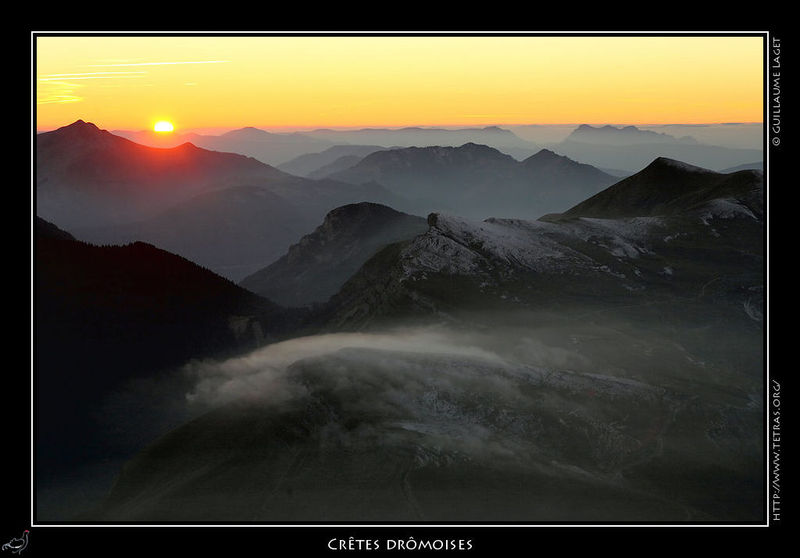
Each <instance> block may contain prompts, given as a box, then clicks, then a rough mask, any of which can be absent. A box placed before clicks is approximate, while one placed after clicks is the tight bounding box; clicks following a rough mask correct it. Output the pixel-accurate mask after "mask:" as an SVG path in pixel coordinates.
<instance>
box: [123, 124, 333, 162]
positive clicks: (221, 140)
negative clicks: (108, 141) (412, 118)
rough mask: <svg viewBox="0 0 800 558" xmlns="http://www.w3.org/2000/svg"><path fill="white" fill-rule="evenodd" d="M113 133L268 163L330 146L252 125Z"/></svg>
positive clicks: (156, 144) (155, 144)
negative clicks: (219, 130) (215, 130)
mask: <svg viewBox="0 0 800 558" xmlns="http://www.w3.org/2000/svg"><path fill="white" fill-rule="evenodd" d="M113 133H114V134H116V135H118V136H122V137H124V138H127V139H129V140H131V141H135V142H137V143H141V144H143V145H148V146H153V147H172V146H174V145H178V144H180V143H185V142H190V143H192V144H194V145H196V146H197V147H202V148H203V149H209V150H212V151H224V152H226V153H239V154H241V155H246V156H248V157H253V158H254V159H258V160H259V161H261V162H262V163H265V164H268V165H278V164H281V163H285V162H287V161H289V160H291V159H294V158H295V157H297V156H299V155H303V154H305V153H311V152H317V151H320V150H323V149H326V148H327V147H330V146H331V145H332V143H331V142H330V141H328V140H325V139H320V138H312V137H309V136H307V135H304V134H299V133H288V134H275V133H272V132H267V131H265V130H261V129H259V128H253V127H247V128H240V129H237V130H231V131H230V132H225V133H224V134H220V135H218V136H213V135H204V134H196V133H189V134H181V133H178V132H175V133H171V134H159V133H157V132H152V131H148V130H143V131H138V132H132V131H127V130H114V131H113Z"/></svg>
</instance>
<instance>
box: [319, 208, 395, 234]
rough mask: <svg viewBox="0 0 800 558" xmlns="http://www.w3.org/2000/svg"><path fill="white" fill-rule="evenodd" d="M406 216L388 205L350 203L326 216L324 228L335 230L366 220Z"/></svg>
mask: <svg viewBox="0 0 800 558" xmlns="http://www.w3.org/2000/svg"><path fill="white" fill-rule="evenodd" d="M401 215H405V213H401V212H400V211H397V210H395V209H392V208H391V207H389V206H387V205H383V204H380V203H373V202H359V203H350V204H347V205H343V206H341V207H337V208H336V209H332V210H330V211H329V212H328V214H327V215H325V220H324V221H323V223H322V227H323V228H325V229H335V228H339V227H341V226H350V225H351V224H352V223H354V222H357V221H362V220H365V219H386V218H392V217H397V216H401Z"/></svg>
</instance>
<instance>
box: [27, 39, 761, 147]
mask: <svg viewBox="0 0 800 558" xmlns="http://www.w3.org/2000/svg"><path fill="white" fill-rule="evenodd" d="M36 65H37V67H36V73H37V76H36V77H37V80H36V92H35V94H36V122H37V128H39V129H40V130H45V129H52V128H55V127H59V126H63V125H66V124H69V123H71V122H73V121H75V120H77V119H79V118H80V119H83V120H86V121H90V122H94V123H95V124H97V125H98V126H100V127H101V128H105V129H133V130H138V129H145V128H151V127H152V125H153V124H154V123H155V122H156V121H158V120H168V121H170V122H172V123H174V125H175V129H176V131H181V130H189V129H198V128H202V129H205V128H238V127H242V126H256V127H259V128H267V129H269V128H281V127H298V128H303V127H305V128H308V127H346V126H387V127H392V126H409V125H420V126H431V125H439V126H442V125H449V126H457V125H474V126H484V125H490V124H553V123H593V124H600V123H609V122H614V123H628V124H642V123H648V124H658V123H713V122H761V120H762V118H763V105H762V103H763V90H764V86H763V84H764V81H763V76H762V72H763V68H762V65H763V55H762V38H761V37H757V36H750V37H722V36H711V37H699V36H693V37H677V36H674V37H636V36H623V37H610V36H584V37H542V36H524V37H512V36H480V35H478V36H468V37H458V36H447V35H437V36H407V37H391V36H327V37H326V36H311V37H302V36H288V37H287V36H284V37H279V36H259V37H244V36H228V37H221V36H217V37H214V36H204V37H189V36H142V37H122V36H105V37H104V36H84V37H56V36H49V35H40V36H38V37H37V39H36Z"/></svg>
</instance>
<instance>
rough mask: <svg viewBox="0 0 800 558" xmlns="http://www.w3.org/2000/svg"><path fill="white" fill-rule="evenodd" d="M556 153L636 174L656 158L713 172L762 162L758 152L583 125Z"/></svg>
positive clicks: (631, 129) (556, 147)
mask: <svg viewBox="0 0 800 558" xmlns="http://www.w3.org/2000/svg"><path fill="white" fill-rule="evenodd" d="M549 148H550V149H552V150H553V151H555V152H556V153H560V154H562V155H566V156H568V157H572V158H573V159H576V160H578V161H581V162H583V163H588V164H590V165H594V166H596V167H600V168H610V169H621V170H625V171H631V172H636V171H638V170H640V169H642V168H644V167H645V166H646V165H647V164H649V163H650V162H651V161H652V160H653V159H655V158H657V157H667V158H671V159H675V160H679V161H683V162H685V163H689V164H692V165H697V166H700V167H704V168H709V169H712V170H717V171H719V170H722V169H727V168H729V167H734V166H736V165H741V164H744V163H750V162H752V161H758V160H760V159H762V158H763V155H762V153H761V150H758V149H734V148H728V147H720V146H715V145H706V144H702V143H698V142H696V141H695V140H693V139H692V138H691V137H683V138H675V137H674V136H670V135H668V134H662V133H657V132H653V131H650V130H640V129H638V128H636V127H635V126H625V127H622V128H617V127H614V126H603V127H592V126H588V125H585V124H583V125H581V126H579V127H578V128H577V129H575V130H574V131H573V132H572V133H571V134H570V135H569V136H568V137H567V138H566V139H565V140H564V141H562V142H560V143H557V144H552V145H550V146H549Z"/></svg>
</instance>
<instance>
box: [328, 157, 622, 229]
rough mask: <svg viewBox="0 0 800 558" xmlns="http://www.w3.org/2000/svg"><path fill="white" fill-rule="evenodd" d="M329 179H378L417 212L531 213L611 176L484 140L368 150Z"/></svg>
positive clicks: (565, 203)
mask: <svg viewBox="0 0 800 558" xmlns="http://www.w3.org/2000/svg"><path fill="white" fill-rule="evenodd" d="M329 177H330V178H331V179H334V180H338V181H341V182H349V183H352V184H362V183H368V182H377V183H379V184H382V185H383V186H385V187H387V188H388V189H390V190H391V191H393V192H394V193H395V194H397V195H399V196H402V197H403V198H405V199H409V200H412V207H413V208H415V209H416V211H417V212H418V213H419V212H421V213H428V212H430V211H434V210H446V211H449V212H452V213H456V214H459V215H466V216H472V217H488V216H490V215H507V216H514V217H527V218H535V217H538V216H540V215H543V214H545V213H549V212H552V211H561V210H564V209H566V208H568V207H570V206H571V205H573V204H575V203H577V202H578V201H580V200H582V199H585V198H586V197H588V196H590V195H592V194H594V193H596V192H598V191H600V190H601V189H602V188H604V187H605V186H608V185H610V184H612V183H613V182H615V180H616V179H615V177H612V176H610V175H608V174H606V173H604V172H602V171H600V170H598V169H596V168H593V167H591V166H589V165H584V164H581V163H578V162H576V161H572V160H570V159H568V158H566V157H563V156H558V155H556V154H554V153H553V152H551V151H548V150H540V151H539V152H538V153H536V154H535V155H532V156H530V157H528V158H527V159H525V160H524V161H517V160H516V159H514V158H513V157H511V156H509V155H506V154H504V153H501V152H500V151H498V150H497V149H494V148H492V147H488V146H485V145H477V144H474V143H467V144H464V145H462V146H459V147H423V148H417V147H409V148H404V149H393V150H387V151H378V152H375V153H372V154H370V155H367V156H366V157H364V158H363V159H362V160H361V161H359V162H358V163H357V164H356V165H354V166H352V167H350V168H349V169H346V170H343V171H340V172H336V173H333V174H331V175H330V176H329Z"/></svg>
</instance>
